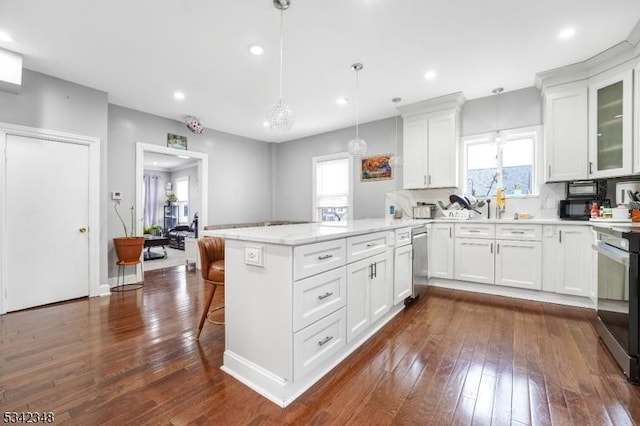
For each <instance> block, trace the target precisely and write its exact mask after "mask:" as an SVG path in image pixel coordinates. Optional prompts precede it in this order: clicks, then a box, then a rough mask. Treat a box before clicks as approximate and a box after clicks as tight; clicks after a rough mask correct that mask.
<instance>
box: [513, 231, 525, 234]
mask: <svg viewBox="0 0 640 426" xmlns="http://www.w3.org/2000/svg"><path fill="white" fill-rule="evenodd" d="M511 233H512V234H524V231H511Z"/></svg>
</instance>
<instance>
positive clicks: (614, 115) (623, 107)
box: [589, 70, 633, 178]
mask: <svg viewBox="0 0 640 426" xmlns="http://www.w3.org/2000/svg"><path fill="white" fill-rule="evenodd" d="M632 104H633V70H628V71H625V72H622V73H619V74H616V75H614V76H610V77H607V78H603V79H599V78H598V79H596V78H593V79H591V81H590V84H589V177H593V178H605V177H617V176H624V175H629V174H631V173H632V153H631V149H632V137H633V118H632V117H633V116H632Z"/></svg>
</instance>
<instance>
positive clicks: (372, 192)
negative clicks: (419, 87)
mask: <svg viewBox="0 0 640 426" xmlns="http://www.w3.org/2000/svg"><path fill="white" fill-rule="evenodd" d="M395 132H396V127H395V117H390V118H386V119H384V120H379V121H373V122H371V123H366V124H362V125H360V126H359V133H360V137H361V138H362V139H364V140H365V141H367V145H368V150H367V155H377V154H389V153H393V152H394V150H395V148H394V146H395V137H396V133H395ZM354 137H355V127H348V128H345V129H340V130H335V131H333V132H328V133H323V134H321V135H316V136H310V137H307V138H302V139H298V140H295V141H291V142H285V143H280V144H274V150H275V155H274V163H273V164H274V187H273V192H274V197H273V199H274V214H273V216H274V219H281V220H311V218H312V215H311V206H312V200H311V197H312V188H311V182H312V176H311V159H312V157H315V156H318V155H327V154H335V153H339V152H345V151H346V148H347V142H348V141H349V140H351V139H353V138H354ZM398 145H399V146H398V150H399V151H401V150H402V146H401V145H402V119H401V118H398ZM360 168H361V165H360V161H359V160H358V159H356V160H355V161H354V176H353V182H354V185H353V186H354V188H353V206H354V218H355V219H364V218H374V217H383V216H384V194H385V193H386V192H389V191H393V190H396V189H401V188H402V169H401V168H399V169H395V170H394V179H392V180H384V181H375V182H360Z"/></svg>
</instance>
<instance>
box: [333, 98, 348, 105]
mask: <svg viewBox="0 0 640 426" xmlns="http://www.w3.org/2000/svg"><path fill="white" fill-rule="evenodd" d="M336 103H337V104H338V105H346V104H348V103H349V99H348V98H340V99H338V100H337V101H336Z"/></svg>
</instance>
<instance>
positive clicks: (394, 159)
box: [389, 98, 403, 167]
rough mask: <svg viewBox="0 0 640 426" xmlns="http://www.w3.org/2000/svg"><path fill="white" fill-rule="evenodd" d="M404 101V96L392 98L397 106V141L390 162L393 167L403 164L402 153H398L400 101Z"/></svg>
mask: <svg viewBox="0 0 640 426" xmlns="http://www.w3.org/2000/svg"><path fill="white" fill-rule="evenodd" d="M400 101H402V98H393V99H391V102H393V103H394V104H395V106H396V107H395V108H396V142H395V148H394V150H393V155H392V156H391V158H390V159H389V164H390V165H391V167H400V166H402V163H403V161H402V157H401V156H400V155H398V115H399V112H398V102H400Z"/></svg>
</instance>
